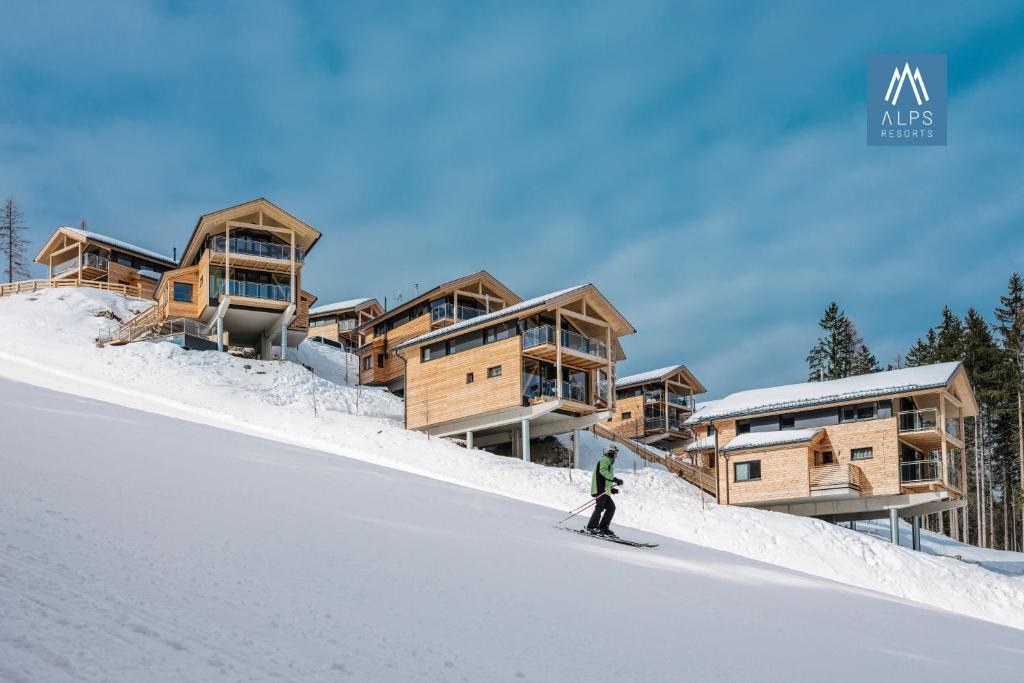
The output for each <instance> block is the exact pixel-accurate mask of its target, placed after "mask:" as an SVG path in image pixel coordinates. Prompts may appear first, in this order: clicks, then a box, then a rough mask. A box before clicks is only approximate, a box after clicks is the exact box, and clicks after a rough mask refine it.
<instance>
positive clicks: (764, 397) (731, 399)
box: [686, 362, 960, 425]
mask: <svg viewBox="0 0 1024 683" xmlns="http://www.w3.org/2000/svg"><path fill="white" fill-rule="evenodd" d="M959 367H960V363H959V362H954V363H935V364H933V365H921V366H918V367H914V368H902V369H900V370H889V371H887V372H873V373H869V374H867V375H857V376H856V377H845V378H843V379H834V380H830V381H827V382H804V383H802V384H787V385H784V386H780V387H769V388H767V389H751V390H748V391H740V392H738V393H735V394H730V395H729V396H726V397H725V398H723V399H720V400H718V401H715V402H714V404H713V405H711V406H709V407H707V408H706V409H704V410H700V411H698V412H697V413H695V414H694V415H692V416H691V417H690V418H689V419H687V420H686V424H691V425H692V424H697V423H698V422H702V421H704V422H706V421H707V420H709V419H715V420H717V419H721V418H726V417H738V416H741V415H753V414H755V413H763V412H773V411H776V410H786V409H788V408H802V407H805V406H810V405H816V404H821V403H837V402H840V401H850V400H854V399H858V398H871V397H874V396H884V395H886V394H895V393H903V392H910V391H922V390H925V389H934V388H935V387H941V386H945V385H946V384H947V383H948V382H949V380H950V379H952V377H953V374H954V373H955V372H956V370H957V368H959Z"/></svg>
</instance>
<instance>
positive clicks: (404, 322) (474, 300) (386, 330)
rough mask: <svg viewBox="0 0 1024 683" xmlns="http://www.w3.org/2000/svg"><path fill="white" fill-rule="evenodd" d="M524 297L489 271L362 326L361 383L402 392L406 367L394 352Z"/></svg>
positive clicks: (358, 330) (359, 331)
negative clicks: (436, 332) (438, 330)
mask: <svg viewBox="0 0 1024 683" xmlns="http://www.w3.org/2000/svg"><path fill="white" fill-rule="evenodd" d="M520 301H522V299H521V298H520V297H519V296H518V295H517V294H516V293H515V292H513V291H512V290H510V289H509V288H508V287H506V286H505V285H503V284H502V283H501V282H499V281H498V280H497V279H495V278H494V276H492V275H491V274H490V273H488V272H487V271H479V272H477V273H473V274H471V275H466V276H465V277H461V278H458V279H456V280H452V281H450V282H446V283H444V284H442V285H438V286H437V287H434V288H433V289H431V290H429V291H426V292H424V293H423V294H420V295H418V296H416V297H415V298H413V299H410V300H409V301H406V302H405V303H403V304H401V305H399V306H396V307H395V308H393V309H391V310H390V311H386V312H382V313H381V314H380V315H378V316H376V317H374V318H373V319H371V320H369V321H366V322H364V323H362V324H361V325H360V326H359V327H357V328H356V334H357V335H359V336H360V337H361V345H360V346H359V350H358V352H359V382H360V384H367V385H371V386H386V387H388V388H389V389H391V390H392V391H395V392H396V393H402V384H403V378H404V376H405V366H404V364H403V363H402V361H401V359H400V358H398V356H396V355H395V354H394V353H391V351H392V350H393V349H394V348H396V347H397V346H398V345H400V344H402V343H403V342H405V341H408V340H410V339H413V338H415V337H418V336H420V335H423V334H426V333H427V332H430V331H431V330H435V329H438V328H441V327H447V326H450V325H455V324H456V323H460V322H463V321H465V320H470V319H473V318H476V317H480V316H483V315H487V314H488V313H493V312H495V311H499V310H502V309H504V308H506V307H507V306H511V305H513V304H517V303H519V302H520Z"/></svg>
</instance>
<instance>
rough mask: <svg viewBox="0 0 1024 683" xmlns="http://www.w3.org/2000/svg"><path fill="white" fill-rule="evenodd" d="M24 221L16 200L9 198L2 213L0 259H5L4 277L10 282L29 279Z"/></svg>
mask: <svg viewBox="0 0 1024 683" xmlns="http://www.w3.org/2000/svg"><path fill="white" fill-rule="evenodd" d="M24 219H25V216H24V214H22V213H21V210H20V209H18V205H17V204H16V203H15V202H14V198H13V197H9V198H8V199H7V201H6V202H4V208H3V211H2V212H0V257H2V258H3V266H4V268H3V272H4V277H6V278H7V281H8V282H14V280H15V278H22V277H24V278H27V277H29V271H28V254H27V252H26V249H27V248H28V240H26V239H25V236H24V235H25V230H26V229H27V228H26V227H25V225H24V224H22V221H23V220H24Z"/></svg>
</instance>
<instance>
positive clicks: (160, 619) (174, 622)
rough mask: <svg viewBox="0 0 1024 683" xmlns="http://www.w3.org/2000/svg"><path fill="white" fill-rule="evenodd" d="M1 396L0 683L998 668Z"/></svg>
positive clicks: (309, 466) (510, 516) (984, 628)
mask: <svg viewBox="0 0 1024 683" xmlns="http://www.w3.org/2000/svg"><path fill="white" fill-rule="evenodd" d="M0 401H2V402H3V409H4V410H3V412H2V413H0V415H2V417H0V419H2V420H3V426H4V427H8V426H10V425H12V424H17V425H19V426H22V427H24V428H23V429H18V430H12V431H8V430H5V433H7V434H9V436H8V437H7V443H6V444H5V445H7V446H8V447H7V448H5V449H3V450H2V451H0V471H2V472H3V473H4V476H3V478H2V479H0V534H2V536H0V539H2V542H0V614H3V615H4V618H3V619H0V680H5V681H47V683H65V682H71V681H112V682H119V683H120V682H124V683H129V682H130V683H134V682H136V681H146V682H147V683H191V682H198V681H215V680H225V681H268V680H282V681H296V682H298V681H301V682H303V683H321V682H334V681H342V680H352V681H452V682H455V681H510V682H511V681H576V680H585V681H593V682H594V683H604V682H606V681H615V682H617V683H621V682H622V681H655V680H679V679H680V678H681V677H682V678H686V679H694V680H701V681H709V682H711V683H713V682H715V681H735V680H765V679H766V678H775V679H778V680H792V681H813V680H834V681H863V680H877V681H883V680H900V681H906V682H908V683H912V682H915V681H922V682H923V681H935V680H943V679H945V680H949V679H952V678H957V677H962V675H963V667H964V666H966V664H965V663H967V662H970V672H971V676H972V677H975V678H977V679H978V680H990V681H997V680H998V681H1005V680H1016V679H1018V678H1019V676H1020V668H1019V667H1020V653H1021V651H1022V650H1024V632H1021V631H1018V630H1014V629H1008V628H1004V627H1000V626H997V625H995V624H990V623H985V622H983V621H979V620H975V619H970V618H967V617H964V616H960V615H956V614H951V613H948V612H942V611H938V610H933V609H928V608H925V607H922V606H920V605H914V604H911V603H908V602H905V601H902V600H893V599H890V598H888V597H886V596H882V595H879V594H877V593H873V592H870V591H864V590H857V589H852V588H849V587H847V586H843V585H841V584H837V583H834V582H832V581H827V580H823V579H820V578H816V577H813V576H808V575H806V574H802V573H799V572H795V571H792V570H787V569H782V568H779V567H776V566H772V565H768V564H764V563H760V562H755V561H752V560H749V559H744V558H740V557H737V556H735V555H732V554H729V553H723V552H720V551H715V550H711V549H709V548H706V547H701V546H699V545H694V544H691V543H687V542H682V541H676V540H672V539H666V538H658V537H655V536H652V535H651V534H649V533H643V532H639V531H631V532H630V534H631V536H633V537H635V538H636V539H638V540H654V541H656V542H660V543H661V547H659V548H657V549H655V550H644V551H638V550H635V549H632V548H624V547H620V546H615V545H612V544H608V543H603V542H601V541H598V540H594V539H587V538H581V537H578V536H571V535H569V534H567V533H564V532H561V531H558V530H556V529H554V528H553V521H552V519H553V518H555V517H556V516H557V515H556V513H555V511H553V510H551V509H549V508H546V507H541V506H538V505H531V504H527V503H523V502H520V501H517V500H513V499H510V498H507V497H500V496H493V495H488V494H485V493H481V492H479V491H475V490H472V489H469V488H465V487H459V486H453V485H451V484H447V483H443V482H438V481H433V480H429V479H424V478H422V477H417V476H414V475H410V474H408V473H405V472H399V471H396V470H394V469H389V468H384V467H380V466H374V465H370V464H367V463H365V462H360V461H358V460H355V459H350V458H340V457H335V456H332V455H328V454H325V453H323V452H320V451H314V450H308V449H303V448H297V447H294V446H290V445H286V444H282V443H279V442H274V441H268V440H265V439H258V438H253V437H251V436H247V435H244V434H239V433H237V432H232V431H227V430H222V429H216V428H212V427H209V426H205V425H199V424H195V423H194V422H189V421H183V420H177V419H171V418H168V417H165V416H163V415H158V414H154V413H147V412H142V411H139V410H133V409H128V408H125V407H123V406H117V405H113V404H110V403H104V402H99V401H95V400H92V399H87V398H83V397H80V396H75V395H71V394H62V393H56V392H52V391H49V390H46V389H41V388H39V387H33V386H29V385H25V384H19V383H12V382H9V381H0ZM55 419H56V420H59V421H60V424H61V425H62V427H63V428H62V429H59V430H53V429H50V430H43V431H42V432H41V431H40V429H39V427H46V426H49V425H51V424H53V421H54V420H55ZM111 431H116V433H117V436H118V438H117V439H113V440H112V439H111V438H110V436H109V434H110V432H111ZM40 433H44V434H45V436H44V437H41V436H40ZM140 444H144V445H145V446H146V447H145V448H139V445H140ZM437 450H439V451H440V450H447V449H437ZM421 455H422V453H421ZM520 469H522V468H520ZM538 471H541V470H540V469H539V468H538ZM646 475H647V478H658V479H661V478H664V477H662V476H657V475H656V473H654V472H647V473H646ZM627 476H628V475H627ZM619 498H620V509H622V510H624V509H625V508H626V507H628V506H629V505H632V504H633V503H632V501H630V500H629V499H628V497H627V496H626V494H623V495H622V496H620V497H619ZM872 543H876V542H875V541H872ZM887 569H889V570H890V571H898V569H899V568H898V567H894V566H890V567H887ZM780 614H784V615H785V622H784V626H783V625H782V624H778V623H777V622H775V621H774V620H775V619H776V617H775V616H774V615H780ZM681 624H690V625H691V626H692V627H685V633H682V634H681V635H679V634H680V631H679V629H680V625H681ZM780 626H782V627H780ZM666 634H677V635H678V637H668V636H667V635H666ZM724 634H728V637H727V638H726V637H723V635H724ZM825 634H827V636H826V635H825ZM823 638H824V639H825V640H823ZM826 642H827V643H830V645H828V646H824V647H823V646H821V645H824V644H825V643H826ZM736 643H742V648H743V656H742V657H737V656H735V647H736ZM836 643H842V646H835V644H836ZM768 672H771V673H768Z"/></svg>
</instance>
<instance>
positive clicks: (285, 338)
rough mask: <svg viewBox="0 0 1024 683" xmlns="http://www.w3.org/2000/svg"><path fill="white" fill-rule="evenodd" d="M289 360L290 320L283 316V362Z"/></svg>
mask: <svg viewBox="0 0 1024 683" xmlns="http://www.w3.org/2000/svg"><path fill="white" fill-rule="evenodd" d="M287 358H288V320H287V316H281V360H285V359H287Z"/></svg>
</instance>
